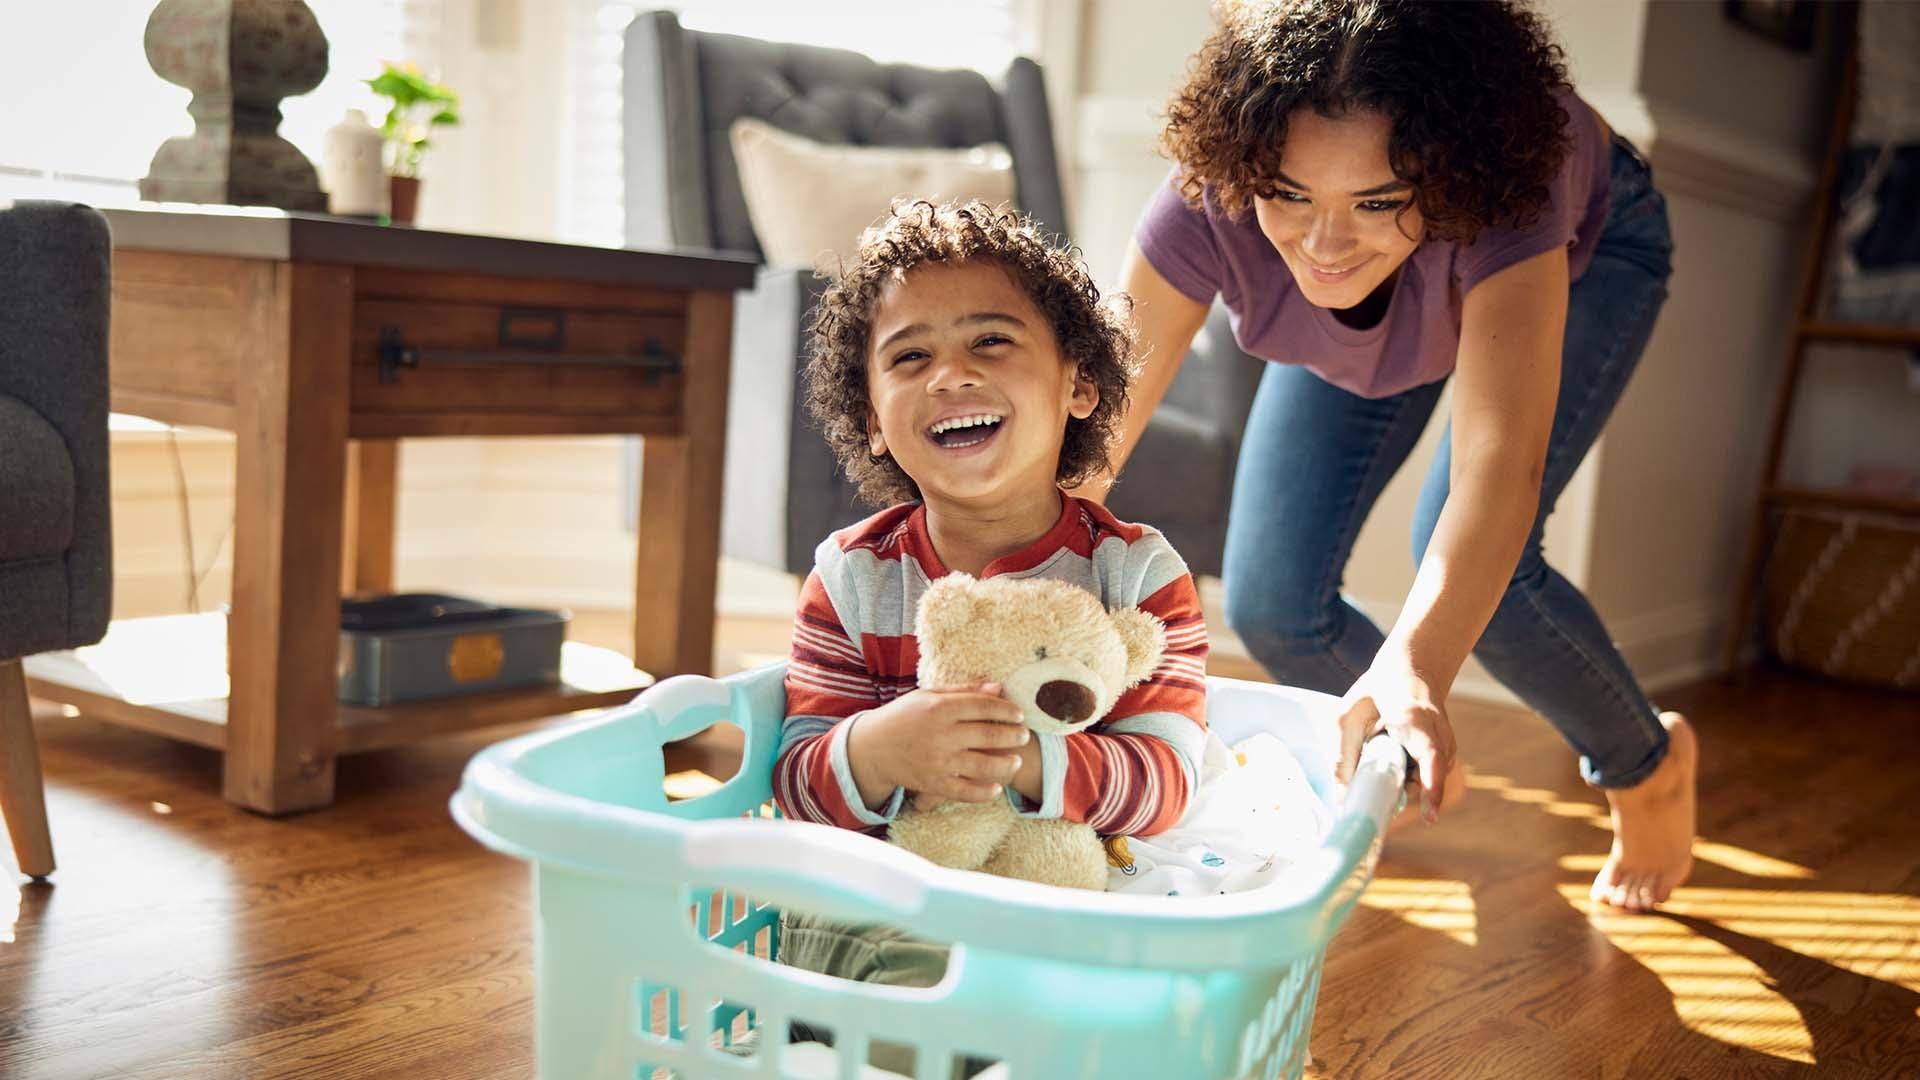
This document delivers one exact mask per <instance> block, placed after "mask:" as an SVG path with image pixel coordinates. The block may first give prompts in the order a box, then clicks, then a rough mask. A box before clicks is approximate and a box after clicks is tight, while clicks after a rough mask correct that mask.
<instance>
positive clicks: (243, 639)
mask: <svg viewBox="0 0 1920 1080" xmlns="http://www.w3.org/2000/svg"><path fill="white" fill-rule="evenodd" d="M352 318H353V272H352V270H350V269H348V268H346V267H338V266H317V265H307V264H300V263H281V264H279V265H278V266H277V267H276V272H275V277H274V290H273V300H272V302H271V303H270V304H268V305H265V311H264V312H263V314H262V319H263V321H264V322H265V323H266V325H264V326H259V327H255V328H254V329H255V330H256V334H255V340H258V341H260V342H262V343H263V345H264V347H263V348H262V349H261V351H260V353H259V355H258V357H257V358H256V363H255V365H254V367H253V368H252V370H250V371H249V372H248V377H247V378H246V379H245V380H242V382H241V384H240V388H239V393H238V401H237V402H236V413H237V427H238V428H239V431H238V435H237V439H236V447H235V456H236V459H237V460H236V479H235V495H236V505H235V510H234V519H235V520H234V560H233V562H234V566H233V613H232V615H231V616H230V617H229V619H228V636H227V654H228V669H229V672H230V675H231V683H232V692H231V695H230V697H229V700H228V704H227V757H226V782H225V790H226V796H227V799H228V800H229V801H231V802H235V803H238V804H240V805H242V806H245V807H248V808H249V809H253V810H258V811H262V812H264V813H269V814H282V813H289V812H291V811H295V810H305V809H310V808H313V807H317V806H325V805H327V804H328V803H330V802H332V801H333V760H334V756H335V752H336V747H337V742H338V738H337V733H336V715H337V709H336V706H335V690H336V678H337V676H336V672H335V665H336V664H337V662H338V651H339V638H340V560H341V548H342V538H341V529H342V527H343V524H344V518H345V496H346V491H345V484H346V447H347V409H348V392H347V388H348V378H347V376H348V359H349V353H350V350H351V339H350V336H349V335H350V328H351V326H352Z"/></svg>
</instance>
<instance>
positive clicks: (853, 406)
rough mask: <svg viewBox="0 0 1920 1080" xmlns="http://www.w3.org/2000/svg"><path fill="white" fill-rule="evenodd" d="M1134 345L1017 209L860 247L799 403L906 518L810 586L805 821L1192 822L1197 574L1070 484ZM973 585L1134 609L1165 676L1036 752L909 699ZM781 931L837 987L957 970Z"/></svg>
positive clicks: (794, 750) (988, 704)
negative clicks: (955, 606)
mask: <svg viewBox="0 0 1920 1080" xmlns="http://www.w3.org/2000/svg"><path fill="white" fill-rule="evenodd" d="M1131 348H1132V336H1131V332H1130V330H1129V328H1128V324H1127V322H1126V320H1125V318H1124V317H1123V316H1122V315H1121V314H1119V313H1117V312H1115V311H1113V310H1110V309H1109V308H1108V307H1106V306H1103V305H1102V304H1101V302H1100V297H1099V293H1098V290H1096V289H1095V288H1094V285H1093V282H1092V281H1091V279H1090V278H1089V277H1088V275H1087V271H1086V268H1085V266H1083V265H1082V264H1081V263H1080V262H1078V261H1077V260H1076V259H1075V258H1074V257H1073V256H1072V255H1070V254H1069V253H1067V252H1064V251H1061V250H1058V249H1056V248H1053V247H1050V246H1049V245H1048V244H1047V243H1046V241H1045V240H1044V239H1043V238H1042V237H1041V235H1040V233H1039V232H1038V231H1037V230H1036V229H1035V228H1034V227H1033V226H1032V225H1031V224H1030V223H1028V222H1026V221H1025V220H1023V219H1021V218H1020V217H1019V216H1018V215H1017V214H1015V213H1013V212H1011V211H1006V210H999V209H995V208H992V207H989V206H987V205H985V204H983V203H979V202H971V203H966V204H964V205H958V206H952V205H947V206H935V205H933V204H932V203H928V202H914V203H910V204H900V205H897V206H896V207H895V209H894V212H893V214H892V216H891V217H889V218H888V219H887V220H886V221H885V222H883V223H882V224H880V225H878V226H876V227H874V228H872V229H870V230H868V231H867V233H866V234H865V235H864V236H863V237H862V243H861V246H860V250H859V252H858V254H857V255H856V256H855V258H854V260H853V263H852V265H851V266H850V267H847V268H845V269H843V271H842V272H841V273H840V274H839V275H838V276H837V277H836V278H835V279H834V280H833V281H832V283H831V284H830V285H829V286H828V288H827V290H826V292H825V294H824V295H823V296H822V298H821V300H820V304H819V306H818V308H816V310H815V314H814V319H813V325H812V328H811V359H810V361H809V363H808V365H807V383H808V396H807V404H808V406H809V408H810V409H811V410H812V411H813V414H814V416H815V417H816V418H817V419H818V420H819V421H820V423H821V425H822V427H823V428H824V430H825V434H826V437H827V441H828V443H829V444H831V445H832V447H833V449H834V451H835V453H836V455H837V456H838V457H839V459H840V461H841V463H842V464H843V465H844V466H845V468H846V470H847V474H848V475H849V476H850V477H851V478H852V479H853V480H854V481H855V482H856V483H858V484H859V486H860V493H861V495H862V496H863V497H865V498H866V499H868V500H869V501H871V502H875V503H879V504H883V505H884V504H889V503H891V504H895V505H893V506H892V507H891V508H890V509H887V510H883V511H881V512H880V513H878V514H876V515H874V516H873V517H871V518H868V519H867V520H866V521H864V522H861V523H860V524H858V525H854V526H852V527H850V528H847V529H843V530H841V531H840V532H838V533H835V534H834V535H833V536H831V537H829V538H828V539H827V540H826V541H825V542H823V543H822V544H821V545H820V546H819V549H818V550H817V551H816V552H815V564H814V569H813V572H812V573H810V574H809V575H807V580H806V584H805V585H804V586H803V587H802V589H801V594H800V610H799V613H798V616H797V618H796V619H795V622H794V634H793V655H792V659H791V662H790V663H789V665H788V669H787V683H786V688H787V720H786V726H785V729H784V732H783V735H782V740H781V748H780V754H779V757H778V760H777V762H776V764H775V766H774V797H775V799H776V800H777V801H778V803H779V805H780V808H781V810H782V812H784V813H785V814H786V815H787V816H788V817H791V818H796V819H799V820H802V821H814V822H822V823H825V824H830V825H838V826H840V827H842V828H848V829H858V830H862V831H865V832H869V833H873V834H875V835H884V833H885V830H886V826H887V824H888V822H890V821H892V820H893V818H894V815H896V814H897V813H898V812H899V811H900V808H901V805H902V803H903V802H904V801H905V800H906V798H907V797H908V795H909V793H911V794H912V795H913V796H914V797H915V799H916V803H917V805H921V806H929V805H932V804H934V803H936V802H938V801H939V800H944V799H961V800H966V801H970V802H984V801H986V800H988V799H998V798H1005V799H1009V800H1011V802H1012V803H1013V806H1014V808H1015V810H1016V811H1018V812H1020V813H1022V814H1028V815H1032V816H1036V817H1049V818H1055V817H1058V818H1066V819H1069V820H1072V821H1079V822H1085V823H1086V824H1088V825H1091V826H1092V827H1093V828H1094V830H1095V831H1096V832H1098V833H1100V834H1101V835H1103V836H1125V835H1148V834H1153V833H1158V832H1161V831H1163V830H1166V829H1167V828H1169V827H1170V826H1172V825H1173V824H1174V823H1175V822H1177V821H1178V820H1179V819H1180V816H1181V814H1182V812H1183V811H1184V810H1185V808H1186V806H1187V803H1188V799H1189V797H1190V796H1191V795H1192V793H1193V791H1194V788H1195V786H1196V782H1197V775H1198V774H1197V769H1198V766H1199V764H1200V760H1201V748H1202V746H1203V744H1204V742H1205V739H1206V728H1205V722H1206V721H1205V713H1204V709H1205V692H1206V691H1205V681H1204V680H1205V673H1206V659H1207V635H1206V626H1205V624H1204V623H1203V622H1202V620H1201V615H1200V601H1199V596H1198V594H1197V593H1196V591H1195V589H1194V584H1193V578H1192V576H1191V575H1190V574H1189V573H1188V572H1187V567H1186V564H1185V563H1183V562H1182V561H1181V560H1180V557H1179V556H1178V555H1177V554H1175V553H1174V551H1173V548H1172V547H1171V546H1170V545H1168V543H1167V541H1166V539H1165V538H1164V537H1162V536H1161V535H1160V533H1158V532H1156V531H1155V530H1153V529H1151V528H1148V527H1146V526H1142V525H1130V524H1126V523H1123V522H1121V521H1118V520H1116V519H1115V518H1114V517H1113V515H1112V514H1110V513H1108V512H1107V510H1106V509H1105V508H1104V507H1101V506H1099V505H1097V504H1094V503H1090V502H1086V501H1084V500H1081V499H1078V498H1075V497H1073V496H1071V495H1068V494H1065V493H1064V492H1063V490H1062V489H1063V488H1071V487H1073V486H1074V485H1076V484H1078V483H1080V482H1081V481H1083V480H1085V479H1087V478H1088V477H1090V476H1093V475H1095V474H1096V473H1098V472H1100V471H1102V470H1105V469H1106V468H1107V467H1108V460H1107V450H1108V447H1109V446H1110V445H1112V442H1113V440H1114V437H1115V435H1116V433H1117V432H1118V430H1119V425H1120V417H1121V415H1122V413H1123V412H1124V410H1125V408H1126V403H1127V384H1128V380H1129V378H1130V375H1131V370H1132V367H1131V359H1130V354H1131ZM956 570H957V571H964V572H966V573H968V574H972V575H973V576H975V577H979V578H986V577H992V576H994V575H997V574H1014V575H1019V576H1023V577H1048V578H1056V579H1059V580H1063V581H1070V582H1073V583H1074V584H1077V585H1080V586H1082V587H1084V588H1086V589H1088V590H1089V591H1091V592H1092V593H1094V594H1095V595H1096V596H1098V597H1099V598H1100V599H1101V601H1102V602H1104V603H1105V604H1106V605H1107V607H1108V608H1110V609H1113V608H1120V607H1126V606H1137V607H1140V608H1142V609H1144V610H1146V611H1147V612H1149V613H1151V614H1153V615H1155V616H1158V617H1159V618H1160V619H1161V620H1162V621H1163V622H1165V624H1166V633H1167V648H1166V655H1165V658H1164V659H1163V660H1162V662H1161V664H1160V666H1159V668H1158V669H1156V670H1155V672H1154V673H1153V675H1152V676H1151V677H1149V678H1148V680H1147V681H1145V682H1143V683H1141V684H1140V685H1138V686H1136V687H1134V688H1133V689H1132V690H1129V691H1127V692H1126V693H1125V694H1124V695H1122V696H1121V698H1120V700H1119V701H1118V702H1117V703H1116V704H1115V706H1114V708H1113V709H1112V710H1111V711H1110V712H1109V714H1108V716H1107V718H1106V719H1105V720H1104V721H1103V722H1102V723H1100V724H1098V725H1096V726H1095V727H1093V728H1091V729H1089V730H1087V731H1084V732H1081V733H1078V734H1073V735H1067V736H1058V735H1031V736H1030V735H1029V733H1028V731H1027V729H1026V728H1025V727H1024V726H1023V725H1022V722H1021V715H1020V710H1019V709H1018V708H1017V707H1016V706H1015V705H1013V704H1012V703H1011V702H1009V701H1007V700H1005V699H1003V698H1001V697H1000V696H999V687H997V686H991V685H989V686H981V687H976V688H972V689H964V690H945V691H934V690H923V689H918V688H916V686H915V685H914V672H915V668H916V665H917V662H918V659H917V654H916V652H915V645H914V638H913V624H914V614H915V609H916V606H917V605H918V603H919V599H920V595H921V593H922V592H923V591H924V590H925V589H926V587H927V585H928V583H929V582H930V581H932V580H934V579H936V578H939V577H942V576H944V575H945V574H947V573H949V572H951V571H956ZM781 935H782V936H781V950H780V951H781V960H782V961H783V962H785V963H788V964H793V965H795V966H798V967H803V968H807V969H809V970H813V971H821V972H825V973H827V974H830V975H836V976H839V977H841V978H847V979H858V980H863V981H868V982H878V983H886V984H890V985H897V986H932V985H933V984H935V983H936V982H938V981H939V980H940V978H941V976H942V975H943V974H944V972H945V969H946V949H945V948H944V947H941V946H938V945H934V944H930V943H926V942H921V941H917V940H914V939H912V938H910V937H908V936H906V935H903V934H901V933H900V932H899V931H897V930H894V929H892V928H889V927H879V926H848V925H845V924H836V923H832V922H828V921H826V920H822V919H816V918H810V917H807V916H804V915H790V916H788V917H787V918H786V919H784V920H783V922H782V927H781ZM796 1035H797V1037H799V1038H801V1039H805V1038H809V1037H812V1036H811V1034H810V1033H808V1032H804V1031H801V1032H796ZM875 1064H878V1065H881V1066H882V1067H889V1063H888V1062H885V1061H881V1060H879V1058H877V1057H876V1059H875ZM900 1071H911V1070H910V1069H905V1070H900ZM969 1071H970V1070H969Z"/></svg>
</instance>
